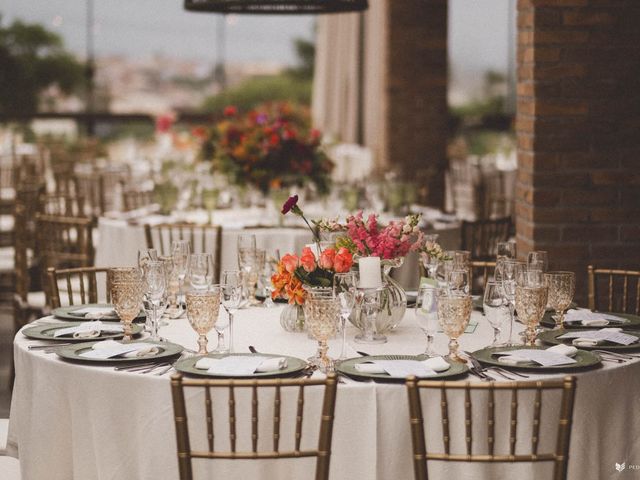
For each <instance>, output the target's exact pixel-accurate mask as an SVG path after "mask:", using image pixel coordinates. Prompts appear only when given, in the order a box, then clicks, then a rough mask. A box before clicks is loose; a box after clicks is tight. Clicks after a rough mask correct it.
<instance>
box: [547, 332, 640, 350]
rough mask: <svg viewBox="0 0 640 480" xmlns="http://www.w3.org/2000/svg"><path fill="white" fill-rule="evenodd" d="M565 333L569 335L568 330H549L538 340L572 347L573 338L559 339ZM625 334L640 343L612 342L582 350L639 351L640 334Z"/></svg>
mask: <svg viewBox="0 0 640 480" xmlns="http://www.w3.org/2000/svg"><path fill="white" fill-rule="evenodd" d="M590 330H598V329H597V328H592V329H590ZM565 333H568V330H565V329H560V330H547V331H546V332H541V333H539V334H538V339H539V340H541V341H542V342H544V343H546V344H548V345H558V344H563V345H571V342H572V341H573V339H572V338H564V339H559V338H557V337H559V336H561V335H564V334H565ZM624 333H627V334H629V335H633V336H634V337H638V341H637V342H634V343H632V344H631V345H620V344H619V343H612V342H603V343H600V344H598V345H596V346H594V347H580V349H582V350H611V351H618V350H622V351H624V350H638V349H640V332H635V331H628V330H625V331H624Z"/></svg>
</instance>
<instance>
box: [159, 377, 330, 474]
mask: <svg viewBox="0 0 640 480" xmlns="http://www.w3.org/2000/svg"><path fill="white" fill-rule="evenodd" d="M321 385H323V386H324V399H323V403H322V414H321V417H320V432H319V438H318V448H317V450H303V449H301V448H300V447H301V442H302V422H303V416H304V390H305V387H310V386H321ZM190 387H194V388H202V389H204V406H205V412H206V425H207V441H208V450H206V451H194V450H192V449H191V439H190V435H189V427H188V417H187V405H186V401H185V394H184V390H185V388H190ZM288 387H289V388H290V387H298V398H297V411H296V422H295V448H294V450H293V451H284V452H283V451H280V447H279V446H280V440H281V437H282V435H281V431H280V426H281V418H282V416H281V412H280V409H281V398H282V397H281V390H282V389H285V388H288ZM267 388H273V389H274V390H275V395H274V403H273V449H271V450H267V451H262V450H258V391H259V390H261V389H267ZM211 389H214V391H215V390H216V389H228V390H229V400H228V407H229V422H228V426H229V445H230V451H218V450H216V449H215V445H214V438H217V437H216V436H215V435H214V424H213V403H214V399H213V397H212V395H211ZM237 389H250V390H251V443H252V449H251V451H237V450H236V442H237V440H238V438H237V434H236V418H237V417H236V415H237V414H236V400H235V399H236V390H237ZM336 391H337V380H336V376H335V374H333V373H330V374H329V375H327V378H326V379H324V380H310V379H266V380H184V379H183V378H182V376H181V375H179V374H178V375H174V376H173V377H171V393H172V396H173V411H174V417H175V425H176V437H177V444H178V466H179V470H180V479H181V480H191V479H192V478H193V474H192V459H194V458H202V459H205V458H207V459H212V460H213V459H233V460H257V459H269V458H270V459H278V458H302V457H316V459H317V460H316V475H315V479H316V480H328V478H329V461H330V458H331V440H332V434H333V418H334V410H335V400H336Z"/></svg>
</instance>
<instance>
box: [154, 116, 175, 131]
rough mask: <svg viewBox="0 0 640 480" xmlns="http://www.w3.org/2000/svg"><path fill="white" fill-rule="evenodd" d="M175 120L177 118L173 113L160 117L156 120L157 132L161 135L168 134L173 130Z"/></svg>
mask: <svg viewBox="0 0 640 480" xmlns="http://www.w3.org/2000/svg"><path fill="white" fill-rule="evenodd" d="M174 120H175V118H174V116H173V114H171V113H165V114H162V115H160V116H159V117H158V118H157V119H156V130H157V131H158V132H159V133H167V132H168V131H169V130H170V129H171V126H172V125H173V122H174Z"/></svg>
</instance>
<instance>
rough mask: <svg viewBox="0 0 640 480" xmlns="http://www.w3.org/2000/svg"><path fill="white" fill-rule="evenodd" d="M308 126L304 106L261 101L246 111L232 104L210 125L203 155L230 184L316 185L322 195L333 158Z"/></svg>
mask: <svg viewBox="0 0 640 480" xmlns="http://www.w3.org/2000/svg"><path fill="white" fill-rule="evenodd" d="M320 139H321V133H320V132H319V131H318V130H315V129H312V128H310V115H309V112H308V110H307V109H303V108H302V107H297V106H293V105H291V104H289V103H269V104H263V105H261V106H259V107H257V108H256V109H254V110H251V111H249V112H247V113H245V114H242V113H240V112H239V111H238V110H237V109H236V108H235V107H233V106H229V107H227V108H226V109H225V110H224V118H223V120H221V121H220V122H218V123H216V124H215V125H214V127H213V128H212V129H211V133H210V136H209V139H208V141H207V142H205V145H204V146H203V156H204V157H205V158H206V159H211V160H212V161H213V166H214V168H215V169H217V170H219V171H221V172H222V173H224V174H226V175H228V176H229V178H230V179H231V181H232V182H234V183H237V184H241V185H246V184H248V185H253V186H255V187H257V188H259V189H260V190H262V191H263V192H265V193H267V192H268V191H270V190H271V189H278V188H283V187H291V186H294V185H299V186H302V185H305V184H308V183H311V184H314V185H315V186H316V188H317V190H318V192H319V193H326V192H327V191H328V189H329V184H330V173H331V171H332V170H333V162H332V161H331V160H330V159H329V158H328V157H327V156H326V154H325V153H324V151H323V150H322V148H321V145H320Z"/></svg>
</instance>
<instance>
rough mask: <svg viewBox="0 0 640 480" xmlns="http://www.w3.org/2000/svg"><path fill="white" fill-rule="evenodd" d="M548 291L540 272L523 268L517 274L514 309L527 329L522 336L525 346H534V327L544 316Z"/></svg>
mask: <svg viewBox="0 0 640 480" xmlns="http://www.w3.org/2000/svg"><path fill="white" fill-rule="evenodd" d="M548 291H549V288H548V287H547V284H546V280H545V277H544V274H543V273H542V272H541V271H539V270H537V269H529V268H524V269H521V270H520V271H519V272H518V275H517V277H516V298H515V308H516V310H517V311H518V318H519V319H520V320H521V321H522V323H524V324H525V325H526V327H527V330H526V332H525V335H524V338H525V345H530V346H533V345H535V340H536V327H537V326H538V325H539V324H540V320H542V317H543V316H544V312H545V308H546V305H547V295H548Z"/></svg>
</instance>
